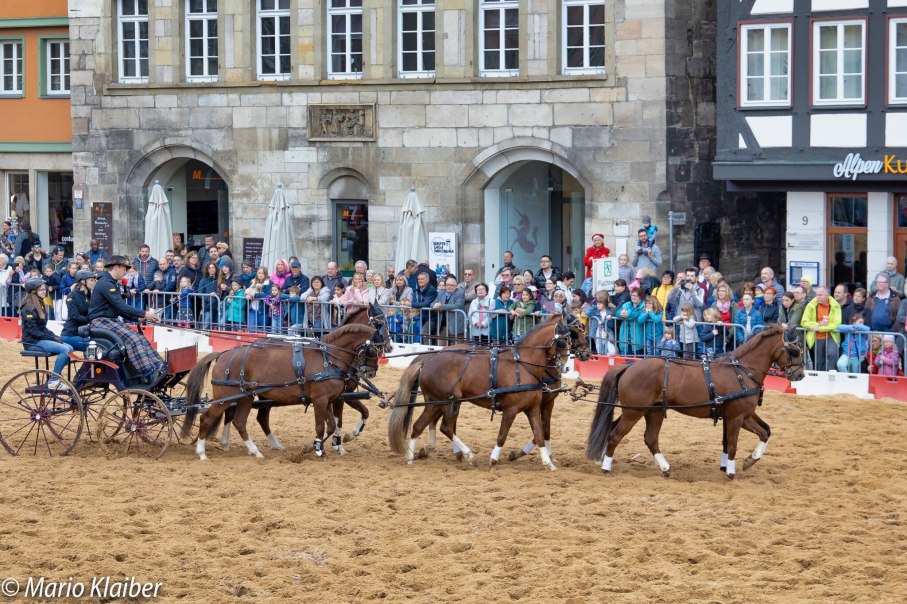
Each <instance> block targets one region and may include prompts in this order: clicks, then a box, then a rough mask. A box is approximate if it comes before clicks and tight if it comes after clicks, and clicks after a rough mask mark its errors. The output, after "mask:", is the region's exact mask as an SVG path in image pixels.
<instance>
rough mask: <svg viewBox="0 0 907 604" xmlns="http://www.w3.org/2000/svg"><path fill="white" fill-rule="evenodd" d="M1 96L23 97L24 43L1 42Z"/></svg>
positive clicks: (19, 41) (18, 41)
mask: <svg viewBox="0 0 907 604" xmlns="http://www.w3.org/2000/svg"><path fill="white" fill-rule="evenodd" d="M0 96H22V41H21V40H17V41H14V42H8V41H0Z"/></svg>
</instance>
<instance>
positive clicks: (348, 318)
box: [340, 305, 368, 327]
mask: <svg viewBox="0 0 907 604" xmlns="http://www.w3.org/2000/svg"><path fill="white" fill-rule="evenodd" d="M361 312H368V306H363V305H356V310H354V311H353V312H348V313H346V314H345V315H343V320H342V321H340V326H341V327H342V326H344V325H349V324H350V322H351V321H352V320H353V317H356V316H358V315H359V313H361Z"/></svg>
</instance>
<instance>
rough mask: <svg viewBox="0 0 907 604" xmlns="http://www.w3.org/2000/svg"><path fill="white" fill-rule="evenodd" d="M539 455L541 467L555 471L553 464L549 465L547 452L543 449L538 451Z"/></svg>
mask: <svg viewBox="0 0 907 604" xmlns="http://www.w3.org/2000/svg"><path fill="white" fill-rule="evenodd" d="M539 455H540V456H541V458H542V465H543V466H545V467H546V468H548V469H549V470H556V469H557V468H556V467H555V465H554V464H553V463H551V456H550V455H548V450H547V449H546V448H545V447H542V448H541V449H539Z"/></svg>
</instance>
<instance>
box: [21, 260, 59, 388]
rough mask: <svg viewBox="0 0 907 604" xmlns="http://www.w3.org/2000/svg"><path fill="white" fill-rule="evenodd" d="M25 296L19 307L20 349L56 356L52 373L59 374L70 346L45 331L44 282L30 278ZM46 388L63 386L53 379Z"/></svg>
mask: <svg viewBox="0 0 907 604" xmlns="http://www.w3.org/2000/svg"><path fill="white" fill-rule="evenodd" d="M25 294H26V295H25V299H24V300H22V305H21V306H20V307H19V316H20V317H22V347H23V348H24V349H25V350H34V351H44V352H47V353H49V354H55V355H57V360H56V362H55V363H54V372H55V373H61V372H62V371H63V368H64V367H66V365H67V364H68V363H69V353H70V352H72V346H70V345H69V344H66V343H64V342H63V340H61V339H60V338H59V337H57V336H56V335H55V334H54V333H53V332H52V331H50V330H49V329H47V307H45V306H44V296H46V295H47V286H46V285H45V283H44V280H43V279H41V278H32V279H29V280H28V281H26V282H25ZM47 387H48V388H51V389H57V388H62V387H64V386H62V385H61V384H60V382H59V381H58V380H57V379H56V378H53V379H51V380H49V381H48V382H47Z"/></svg>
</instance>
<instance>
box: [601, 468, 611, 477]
mask: <svg viewBox="0 0 907 604" xmlns="http://www.w3.org/2000/svg"><path fill="white" fill-rule="evenodd" d="M602 474H604V475H606V476H610V475H611V470H605V469H602Z"/></svg>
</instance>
